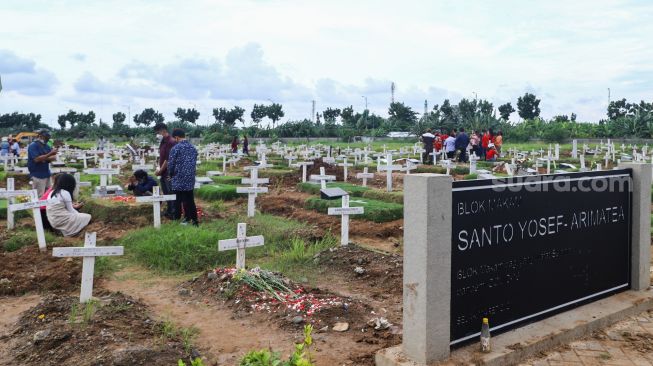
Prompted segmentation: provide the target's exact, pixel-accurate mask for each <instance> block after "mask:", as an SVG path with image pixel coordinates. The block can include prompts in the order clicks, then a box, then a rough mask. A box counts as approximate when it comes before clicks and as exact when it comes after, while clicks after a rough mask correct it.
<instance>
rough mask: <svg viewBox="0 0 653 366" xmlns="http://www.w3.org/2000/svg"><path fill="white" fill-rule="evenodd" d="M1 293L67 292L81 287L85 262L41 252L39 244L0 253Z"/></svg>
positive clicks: (12, 294)
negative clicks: (83, 263)
mask: <svg viewBox="0 0 653 366" xmlns="http://www.w3.org/2000/svg"><path fill="white" fill-rule="evenodd" d="M0 263H2V265H0V295H11V296H19V295H22V294H25V293H29V292H52V293H67V292H70V291H73V290H75V289H77V288H79V286H80V281H81V271H82V262H81V261H80V260H73V259H72V258H70V259H68V258H66V259H62V258H54V257H53V256H52V249H51V248H49V249H48V251H47V252H46V253H41V252H40V251H39V249H38V246H37V245H36V242H35V243H34V244H33V245H29V246H26V247H23V248H21V249H19V250H17V251H15V252H0Z"/></svg>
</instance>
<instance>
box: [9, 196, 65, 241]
mask: <svg viewBox="0 0 653 366" xmlns="http://www.w3.org/2000/svg"><path fill="white" fill-rule="evenodd" d="M30 198H31V201H30V202H26V203H16V204H13V205H9V206H8V207H7V208H8V210H9V211H11V212H12V213H13V212H16V211H22V210H30V209H31V210H32V216H33V217H34V227H35V228H36V238H37V240H38V243H39V250H40V251H42V252H45V250H46V243H45V231H44V230H43V219H42V218H41V206H46V207H47V206H49V205H51V204H53V203H57V202H59V199H57V198H53V199H49V200H43V201H39V197H38V194H37V193H36V189H34V190H32V192H31V194H30Z"/></svg>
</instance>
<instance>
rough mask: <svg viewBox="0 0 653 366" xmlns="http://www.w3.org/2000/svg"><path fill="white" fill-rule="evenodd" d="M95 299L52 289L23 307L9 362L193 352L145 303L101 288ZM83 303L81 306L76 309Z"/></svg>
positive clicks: (10, 340)
mask: <svg viewBox="0 0 653 366" xmlns="http://www.w3.org/2000/svg"><path fill="white" fill-rule="evenodd" d="M99 295H100V296H99V301H98V302H97V303H95V304H94V305H92V306H90V305H86V306H84V305H79V303H78V302H79V299H78V298H77V297H72V296H67V295H49V296H47V297H45V298H44V299H43V301H41V302H40V303H39V304H38V305H37V306H35V307H33V308H31V309H29V310H27V311H25V312H24V313H22V315H21V317H20V319H19V320H18V321H17V322H16V323H15V324H14V329H13V330H12V331H9V332H6V333H4V334H2V335H0V341H1V342H2V343H6V346H5V347H6V349H5V352H6V355H3V358H2V360H0V364H3V365H18V364H20V365H39V366H42V365H115V366H118V365H124V366H127V365H176V364H177V361H178V360H179V359H185V360H186V359H187V358H188V356H189V355H190V354H191V353H194V354H195V355H199V353H197V351H196V350H193V349H192V347H184V344H183V342H182V341H181V338H180V336H179V335H177V334H172V333H170V332H167V333H164V332H163V325H162V323H160V322H158V321H155V320H153V319H152V318H151V315H150V312H149V310H148V308H147V307H146V306H145V305H143V304H142V303H140V302H138V301H136V300H134V299H133V298H130V297H128V296H125V295H123V294H121V293H109V292H105V293H100V294H99ZM75 309H77V310H75Z"/></svg>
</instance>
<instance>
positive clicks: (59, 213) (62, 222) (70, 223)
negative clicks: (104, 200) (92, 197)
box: [46, 174, 91, 236]
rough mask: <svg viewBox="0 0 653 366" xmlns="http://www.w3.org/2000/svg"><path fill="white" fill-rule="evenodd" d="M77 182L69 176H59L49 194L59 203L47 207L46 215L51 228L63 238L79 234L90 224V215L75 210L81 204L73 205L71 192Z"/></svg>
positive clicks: (81, 204) (73, 190)
mask: <svg viewBox="0 0 653 366" xmlns="http://www.w3.org/2000/svg"><path fill="white" fill-rule="evenodd" d="M76 185H77V182H76V181H75V177H73V176H72V175H70V174H59V175H58V176H57V178H56V179H55V184H54V186H53V187H52V192H50V197H47V198H48V199H50V198H57V199H59V202H57V203H54V204H52V205H51V206H48V207H47V209H46V215H47V218H48V221H49V222H50V225H51V226H52V228H53V229H54V230H56V231H59V232H61V234H62V235H63V236H75V235H77V234H79V233H80V232H81V231H82V230H83V229H84V228H85V227H86V226H87V225H88V224H89V222H91V215H89V214H87V213H81V212H78V211H77V210H78V209H80V208H81V207H82V206H83V203H73V194H74V193H73V192H75V186H76Z"/></svg>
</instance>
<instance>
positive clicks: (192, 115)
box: [175, 108, 200, 124]
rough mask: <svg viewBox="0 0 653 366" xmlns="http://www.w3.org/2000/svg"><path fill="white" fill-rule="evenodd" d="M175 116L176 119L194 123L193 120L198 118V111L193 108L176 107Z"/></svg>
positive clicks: (195, 120)
mask: <svg viewBox="0 0 653 366" xmlns="http://www.w3.org/2000/svg"><path fill="white" fill-rule="evenodd" d="M175 117H177V119H179V120H180V121H183V122H188V123H192V124H195V122H197V120H198V119H199V118H200V112H198V111H197V110H196V109H195V108H188V109H184V108H177V111H176V112H175Z"/></svg>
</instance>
